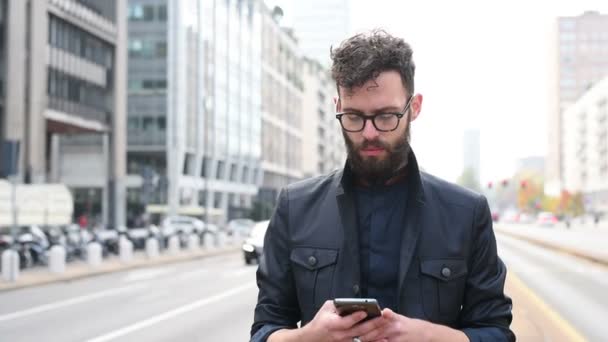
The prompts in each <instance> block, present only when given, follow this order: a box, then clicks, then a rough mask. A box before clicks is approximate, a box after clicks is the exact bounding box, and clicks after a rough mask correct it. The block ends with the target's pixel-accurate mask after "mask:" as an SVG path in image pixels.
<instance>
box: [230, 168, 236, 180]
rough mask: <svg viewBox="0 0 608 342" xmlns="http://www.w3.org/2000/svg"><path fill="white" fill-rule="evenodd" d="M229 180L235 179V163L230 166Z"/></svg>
mask: <svg viewBox="0 0 608 342" xmlns="http://www.w3.org/2000/svg"><path fill="white" fill-rule="evenodd" d="M230 181H232V182H235V181H236V164H232V165H231V166H230Z"/></svg>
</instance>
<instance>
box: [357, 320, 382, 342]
mask: <svg viewBox="0 0 608 342" xmlns="http://www.w3.org/2000/svg"><path fill="white" fill-rule="evenodd" d="M385 324H386V320H384V319H383V318H382V317H377V318H374V319H371V320H369V321H367V322H363V323H360V324H357V325H355V326H354V327H352V329H350V331H349V335H352V336H366V335H367V334H370V333H371V332H372V331H376V330H377V331H378V333H374V334H373V335H370V336H367V338H365V339H363V341H370V340H374V339H376V338H378V337H379V336H380V334H379V332H380V331H381V328H382V327H384V325H385Z"/></svg>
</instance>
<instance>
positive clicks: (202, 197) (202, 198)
mask: <svg viewBox="0 0 608 342" xmlns="http://www.w3.org/2000/svg"><path fill="white" fill-rule="evenodd" d="M198 205H200V206H201V207H204V206H206V205H207V191H205V190H200V191H199V192H198Z"/></svg>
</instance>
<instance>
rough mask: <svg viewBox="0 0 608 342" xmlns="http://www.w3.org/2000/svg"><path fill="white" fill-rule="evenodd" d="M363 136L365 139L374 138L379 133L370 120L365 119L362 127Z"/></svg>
mask: <svg viewBox="0 0 608 342" xmlns="http://www.w3.org/2000/svg"><path fill="white" fill-rule="evenodd" d="M362 134H363V137H364V138H365V139H367V140H374V139H375V138H377V137H378V135H379V134H380V133H379V132H378V130H377V129H376V126H374V123H373V122H372V120H365V126H364V127H363V132H362Z"/></svg>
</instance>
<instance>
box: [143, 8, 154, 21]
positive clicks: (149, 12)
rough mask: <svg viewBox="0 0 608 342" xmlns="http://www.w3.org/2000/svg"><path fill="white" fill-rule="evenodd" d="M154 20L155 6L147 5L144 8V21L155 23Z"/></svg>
mask: <svg viewBox="0 0 608 342" xmlns="http://www.w3.org/2000/svg"><path fill="white" fill-rule="evenodd" d="M153 20H154V6H151V5H146V6H144V21H153Z"/></svg>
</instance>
